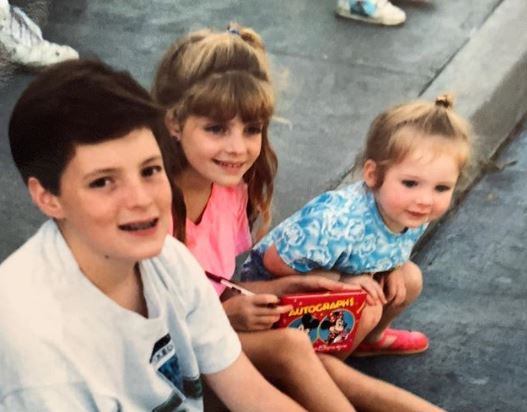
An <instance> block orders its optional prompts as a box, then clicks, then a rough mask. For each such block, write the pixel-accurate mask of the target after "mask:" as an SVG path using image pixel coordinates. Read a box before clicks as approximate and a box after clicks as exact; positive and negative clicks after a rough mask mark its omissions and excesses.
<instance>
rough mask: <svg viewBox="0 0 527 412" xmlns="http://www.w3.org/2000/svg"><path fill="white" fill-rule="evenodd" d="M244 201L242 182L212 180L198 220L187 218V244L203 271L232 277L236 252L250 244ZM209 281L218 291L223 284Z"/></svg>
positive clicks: (243, 185) (245, 202)
mask: <svg viewBox="0 0 527 412" xmlns="http://www.w3.org/2000/svg"><path fill="white" fill-rule="evenodd" d="M247 201H248V197H247V186H246V185H245V184H244V183H241V184H240V185H238V186H235V187H224V186H217V185H214V184H213V185H212V191H211V194H210V197H209V200H208V202H207V206H206V207H205V210H204V211H203V215H202V216H201V220H200V222H199V223H198V224H194V223H193V222H192V221H190V220H189V219H187V222H186V244H187V247H188V248H189V249H190V251H191V252H192V254H193V255H194V257H195V258H196V259H197V260H198V262H199V263H200V264H201V266H202V268H203V269H205V270H206V271H208V272H211V273H213V274H215V275H220V276H223V277H225V278H227V279H230V278H232V275H233V274H234V269H235V265H236V262H235V258H236V256H237V255H239V254H240V253H243V252H245V251H247V250H248V249H249V248H250V247H251V245H252V240H251V233H250V230H249V222H248V219H247ZM211 282H212V284H213V286H214V288H215V289H216V292H218V295H221V293H222V292H223V290H224V289H225V287H224V286H222V285H220V284H218V283H216V282H213V281H211Z"/></svg>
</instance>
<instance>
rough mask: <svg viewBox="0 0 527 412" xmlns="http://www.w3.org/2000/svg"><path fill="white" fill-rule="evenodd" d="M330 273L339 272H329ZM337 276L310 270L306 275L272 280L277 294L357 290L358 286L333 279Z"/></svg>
mask: <svg viewBox="0 0 527 412" xmlns="http://www.w3.org/2000/svg"><path fill="white" fill-rule="evenodd" d="M330 274H331V275H337V276H338V277H340V274H338V273H335V272H330ZM337 276H330V277H327V276H321V275H320V274H319V275H312V274H311V272H310V273H309V274H306V275H294V276H286V277H283V278H281V279H277V280H273V281H271V282H274V283H275V285H276V288H275V293H276V294H277V295H279V296H282V295H285V294H288V293H310V292H321V291H326V290H329V291H332V292H339V291H345V290H359V289H360V286H358V285H351V284H346V283H343V282H339V281H337V280H335V278H336V277H337Z"/></svg>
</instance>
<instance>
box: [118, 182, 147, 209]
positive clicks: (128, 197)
mask: <svg viewBox="0 0 527 412" xmlns="http://www.w3.org/2000/svg"><path fill="white" fill-rule="evenodd" d="M124 200H125V203H126V205H127V206H128V207H130V208H133V207H144V206H148V205H149V204H150V203H151V202H152V196H151V195H150V192H149V191H148V190H147V189H146V188H145V187H144V185H143V184H141V183H139V182H136V183H131V184H130V185H129V186H128V188H127V190H126V193H125V199H124Z"/></svg>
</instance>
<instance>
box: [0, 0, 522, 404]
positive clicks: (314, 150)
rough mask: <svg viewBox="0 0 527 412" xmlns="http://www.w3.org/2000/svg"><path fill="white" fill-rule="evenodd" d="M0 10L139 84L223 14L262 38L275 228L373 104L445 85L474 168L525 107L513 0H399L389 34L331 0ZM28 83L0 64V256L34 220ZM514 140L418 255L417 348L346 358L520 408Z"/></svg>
mask: <svg viewBox="0 0 527 412" xmlns="http://www.w3.org/2000/svg"><path fill="white" fill-rule="evenodd" d="M13 3H14V4H18V5H20V6H21V7H22V8H24V9H26V10H29V12H30V14H31V15H32V16H33V17H34V18H35V19H36V20H37V21H38V22H39V23H41V24H42V27H43V29H44V34H45V36H46V37H48V38H49V39H51V40H54V41H57V42H62V43H68V44H70V45H72V46H74V47H75V48H77V49H78V50H79V52H80V53H81V55H83V56H93V55H97V56H99V57H101V58H102V59H104V60H106V61H107V62H109V63H111V64H112V65H114V66H117V67H120V68H126V69H128V70H130V71H131V72H132V73H133V74H134V75H135V76H136V77H137V78H138V79H139V80H140V81H141V82H142V83H143V84H144V85H145V86H148V85H149V83H150V81H151V78H152V74H153V72H154V67H155V62H156V61H157V60H158V59H159V57H160V55H161V53H162V51H163V50H164V49H165V48H166V47H167V46H168V45H169V44H170V43H171V41H172V40H173V39H174V38H175V37H177V36H178V35H181V34H182V33H185V32H187V31H188V30H191V29H194V28H200V27H203V26H212V27H216V28H221V27H224V26H225V25H226V23H227V22H228V21H230V20H237V21H239V22H241V23H242V24H245V25H249V26H252V27H254V28H255V29H256V30H257V31H258V32H260V33H261V34H262V36H263V37H264V40H265V41H266V42H267V44H268V49H269V52H270V56H271V59H272V62H273V67H274V69H275V74H276V76H275V77H276V83H277V85H278V89H279V95H278V100H279V113H278V114H279V115H280V116H281V117H282V118H284V119H285V122H281V123H278V122H277V123H275V124H274V125H273V128H272V139H273V144H274V146H275V148H276V150H277V152H278V154H279V158H280V162H281V163H280V175H279V179H278V183H277V186H278V187H277V199H276V205H275V217H276V220H277V221H278V220H279V219H280V218H282V217H285V216H286V215H288V214H290V213H291V212H292V211H294V210H295V209H296V208H298V207H299V206H301V205H302V204H303V203H304V202H305V201H306V200H308V199H309V198H311V197H312V196H313V195H315V194H318V193H319V192H321V191H324V190H327V189H329V188H333V187H335V186H337V185H338V184H339V183H341V182H342V180H343V179H345V178H346V176H347V174H348V172H349V170H350V168H351V165H352V162H353V159H354V157H355V155H356V152H357V150H358V148H359V147H360V145H361V142H362V138H363V136H364V133H365V131H366V129H367V126H368V124H369V122H370V121H371V120H372V118H373V117H374V115H375V114H376V113H377V112H379V111H380V110H382V109H383V108H385V107H386V105H389V104H392V103H396V102H399V101H402V100H406V99H409V98H415V97H417V96H421V95H423V96H426V97H427V98H432V97H434V96H435V95H436V94H438V93H440V92H442V91H444V90H452V91H454V93H456V94H457V95H458V108H459V109H460V110H461V112H462V113H463V114H465V115H466V116H467V117H469V118H470V119H471V120H472V121H473V122H474V125H475V129H476V132H477V133H478V135H479V136H480V139H481V140H480V141H481V149H482V158H483V160H484V161H486V159H487V158H488V157H489V156H490V155H491V154H492V153H493V152H494V151H495V149H496V148H497V146H499V145H500V144H501V142H503V140H504V139H505V137H506V136H508V135H509V133H510V132H511V130H512V129H513V127H514V126H515V125H516V124H517V123H518V122H519V121H520V118H521V117H522V116H523V115H524V114H525V113H526V112H527V78H526V77H527V31H526V30H525V29H524V27H525V21H526V18H527V4H526V2H525V0H478V1H475V0H473V1H472V0H470V1H456V0H434V1H431V2H429V3H425V4H416V3H413V2H410V1H401V2H399V3H398V4H399V5H400V6H401V7H403V8H404V9H405V10H406V12H407V15H408V21H407V23H406V24H405V25H404V26H403V27H399V28H382V27H375V26H370V25H367V24H362V23H356V22H351V21H347V20H342V19H337V18H335V17H334V15H333V7H334V1H333V0H318V1H315V0H287V1H280V0H266V1H256V0H245V1H241V0H216V1H189V0H170V1H169V0H154V1H139V0H128V1H125V0H116V1H112V2H108V1H103V0H91V1H89V2H88V1H85V0H57V1H53V2H51V3H50V2H48V1H46V0H40V1H34V2H29V1H27V0H19V1H13ZM0 57H1V56H0ZM31 77H32V76H31V75H30V74H24V73H21V72H16V71H13V68H12V67H11V66H9V65H8V64H7V63H6V62H5V60H0V124H1V129H0V164H1V166H2V173H1V174H0V227H2V232H1V234H0V260H1V259H3V258H4V257H5V256H7V255H8V254H9V253H11V251H13V250H14V248H16V247H17V246H18V245H20V244H21V243H22V242H23V240H24V239H25V238H27V236H28V235H29V234H30V233H32V232H33V231H34V230H35V228H36V227H37V226H38V224H39V223H40V222H41V221H42V217H41V216H40V215H39V214H38V213H37V212H36V211H35V210H34V208H33V207H32V206H31V205H30V204H29V201H28V198H27V195H26V192H25V189H24V188H23V187H22V185H21V182H20V180H19V178H18V176H17V174H16V172H15V170H14V168H13V166H12V165H11V160H10V154H9V151H8V148H7V142H6V125H7V122H8V119H9V113H10V111H11V107H12V105H13V104H14V102H15V101H16V98H17V96H18V95H19V93H20V92H21V90H22V89H23V87H24V86H25V85H26V84H27V82H28V81H29V80H30V79H31ZM526 139H527V136H526V135H525V134H524V135H523V136H522V137H520V138H518V139H516V140H515V141H514V142H513V144H512V146H511V148H510V150H509V152H507V155H506V156H508V157H507V159H516V160H517V163H516V164H514V165H512V166H510V167H507V168H505V169H504V170H503V171H502V172H499V173H494V174H491V175H488V176H486V177H484V178H483V179H482V181H481V182H480V183H479V184H478V185H476V186H475V187H474V188H473V190H472V191H471V193H470V194H469V196H468V197H467V198H466V199H465V200H464V201H463V202H462V204H461V206H460V207H459V208H458V209H457V210H456V211H455V212H454V213H453V214H452V215H451V216H450V217H448V219H446V221H445V223H444V224H443V225H442V226H441V227H439V229H438V230H437V232H436V233H435V234H434V235H433V236H432V238H431V241H429V242H428V243H427V244H426V246H425V247H424V249H423V250H422V252H421V253H420V254H419V255H418V257H417V260H418V262H419V263H420V264H421V265H422V266H423V268H424V271H425V276H426V286H425V291H424V293H423V296H422V298H421V299H420V300H419V301H418V303H417V304H416V305H415V306H414V307H412V308H411V309H410V310H409V311H408V313H407V314H406V315H405V316H404V317H403V318H402V319H401V321H400V324H401V325H405V326H412V327H416V328H420V329H423V330H426V331H427V333H429V335H430V337H431V339H432V346H431V349H430V351H429V352H428V353H426V354H424V355H422V356H416V357H413V358H406V359H392V358H387V359H379V360H374V361H370V360H367V361H366V360H361V361H360V362H355V361H354V364H356V365H357V366H358V367H359V368H361V369H364V370H366V371H368V372H370V373H372V374H375V375H377V376H380V377H382V378H384V379H387V380H389V381H392V382H395V383H397V384H399V385H401V386H404V387H406V388H408V389H411V390H413V391H415V392H417V393H419V394H421V395H423V396H425V397H426V398H428V399H430V400H432V401H434V402H436V403H439V404H440V405H442V406H444V407H446V408H447V409H448V410H450V411H480V410H485V411H522V410H527V406H524V404H525V403H526V395H525V391H523V385H524V384H525V383H526V382H527V379H526V372H525V370H526V369H527V361H526V360H525V355H524V353H525V349H526V344H525V337H526V336H525V335H526V334H525V316H526V315H525V309H526V307H525V303H524V302H525V301H524V299H523V294H524V293H522V292H524V291H525V285H527V282H526V281H523V282H522V273H521V269H522V268H523V267H524V266H525V265H524V264H523V261H524V260H525V255H524V254H522V252H523V251H524V248H525V246H524V245H525V242H524V237H525V235H524V232H525V229H526V226H527V225H526V223H525V211H526V210H527V208H526V206H525V205H526V204H527V199H526V195H527V194H526V193H527V192H526V191H525V189H523V188H524V187H525V185H522V184H521V183H522V181H521V178H522V177H523V176H524V175H525V173H526V171H527V152H526V151H525V150H526V149H524V147H525V144H522V143H523V142H524V141H525V140H526Z"/></svg>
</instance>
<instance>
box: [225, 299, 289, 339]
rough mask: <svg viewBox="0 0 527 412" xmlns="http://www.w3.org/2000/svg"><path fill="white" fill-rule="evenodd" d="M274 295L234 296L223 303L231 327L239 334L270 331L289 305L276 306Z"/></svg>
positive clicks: (276, 300) (277, 301) (276, 301)
mask: <svg viewBox="0 0 527 412" xmlns="http://www.w3.org/2000/svg"><path fill="white" fill-rule="evenodd" d="M278 303H279V299H278V297H277V296H276V295H271V294H258V295H251V296H246V295H236V296H234V297H232V298H230V299H228V300H226V301H225V302H223V309H224V310H225V313H226V314H227V317H228V318H229V321H230V322H231V325H232V327H233V328H234V329H235V330H237V331H240V332H250V331H256V330H266V329H270V328H271V326H273V324H274V323H275V322H277V321H278V319H279V318H280V315H281V314H282V313H286V312H289V311H290V310H291V309H292V308H293V307H292V306H291V305H278Z"/></svg>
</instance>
